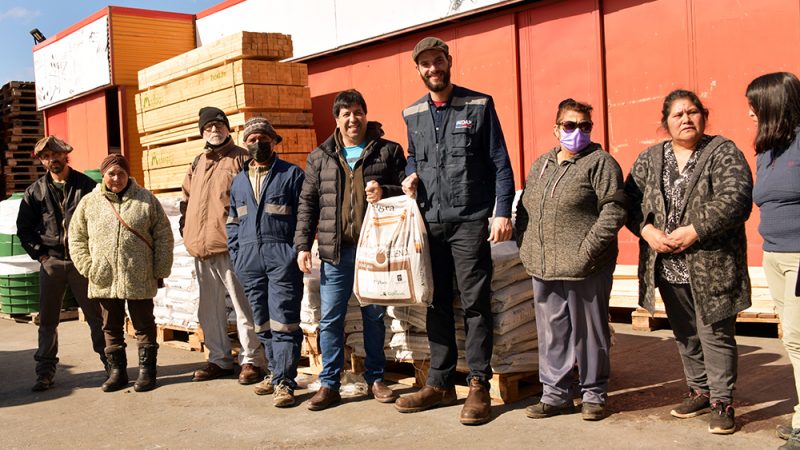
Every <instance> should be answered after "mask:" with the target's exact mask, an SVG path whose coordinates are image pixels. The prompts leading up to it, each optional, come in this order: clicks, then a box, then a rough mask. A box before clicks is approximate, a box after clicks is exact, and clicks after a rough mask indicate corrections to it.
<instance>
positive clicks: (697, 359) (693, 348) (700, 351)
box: [658, 281, 738, 403]
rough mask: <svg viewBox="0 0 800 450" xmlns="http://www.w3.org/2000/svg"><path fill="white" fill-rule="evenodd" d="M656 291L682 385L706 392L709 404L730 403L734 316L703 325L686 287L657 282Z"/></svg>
mask: <svg viewBox="0 0 800 450" xmlns="http://www.w3.org/2000/svg"><path fill="white" fill-rule="evenodd" d="M658 290H659V291H660V292H661V297H662V299H663V300H664V307H665V309H666V310H667V318H668V319H669V324H670V326H671V327H672V333H673V334H674V335H675V343H676V344H677V345H678V353H680V355H681V361H682V362H683V371H684V374H685V375H686V383H687V384H688V385H689V387H690V388H692V389H693V390H696V391H701V392H709V393H710V395H711V400H712V401H716V400H720V401H723V402H725V403H730V402H732V401H733V388H734V385H735V384H736V377H737V375H738V367H737V363H738V348H737V346H736V315H733V316H731V317H728V318H727V319H722V320H720V321H718V322H715V323H709V324H705V323H703V319H702V318H700V314H699V312H698V309H697V301H698V300H697V299H696V298H694V297H693V296H692V289H691V287H690V286H689V285H688V284H670V283H667V282H664V281H659V283H658Z"/></svg>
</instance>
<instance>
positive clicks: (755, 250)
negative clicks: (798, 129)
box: [602, 0, 800, 266]
mask: <svg viewBox="0 0 800 450" xmlns="http://www.w3.org/2000/svg"><path fill="white" fill-rule="evenodd" d="M602 5H603V17H604V28H605V35H604V38H605V49H606V60H605V61H606V85H607V93H608V124H609V141H610V145H611V152H612V154H613V155H614V157H616V158H617V161H619V163H620V165H621V166H622V169H623V170H624V171H625V172H626V173H627V172H628V170H629V169H630V167H631V165H632V164H633V161H634V160H635V159H636V156H638V154H639V153H640V152H641V151H642V150H644V149H645V148H646V147H647V146H649V145H652V144H653V143H656V142H658V141H661V140H663V139H666V137H667V135H666V133H665V132H663V131H661V130H660V125H659V122H660V119H661V106H662V102H663V99H664V96H665V95H666V94H668V93H669V91H671V90H673V89H677V88H684V89H690V90H693V91H695V92H696V93H697V94H698V95H699V96H700V97H701V100H702V101H703V103H704V104H705V106H706V108H708V109H709V121H708V127H707V133H709V134H721V135H723V136H725V137H727V138H729V139H732V140H733V141H734V142H736V144H737V145H738V146H739V148H740V149H742V151H743V152H744V153H745V155H747V159H748V161H749V162H750V165H751V168H752V169H753V171H754V172H755V156H754V151H753V144H752V142H753V137H754V136H755V129H754V126H753V122H752V121H750V119H748V117H747V111H748V108H747V101H746V99H745V97H744V91H745V88H746V87H747V84H748V83H749V82H750V80H752V79H753V78H755V77H757V76H759V75H761V74H764V73H767V72H774V71H778V70H787V71H792V72H795V73H800V27H798V26H797V23H798V19H800V4H798V2H797V1H790V0H766V1H758V2H730V1H726V0H702V1H701V0H686V1H675V0H656V1H648V2H642V1H634V0H605V1H603V2H602ZM758 217H759V216H758V208H755V207H754V210H753V214H752V216H751V218H750V220H749V221H748V223H747V237H748V251H749V263H750V265H753V266H759V265H761V254H762V252H761V243H762V241H761V236H760V235H759V234H758V220H759V218H758ZM620 243H621V244H620V245H621V252H620V261H619V262H620V263H621V264H635V262H636V256H637V250H636V242H635V239H634V237H633V236H632V235H630V234H629V233H628V232H627V231H624V232H623V233H622V234H621V235H620Z"/></svg>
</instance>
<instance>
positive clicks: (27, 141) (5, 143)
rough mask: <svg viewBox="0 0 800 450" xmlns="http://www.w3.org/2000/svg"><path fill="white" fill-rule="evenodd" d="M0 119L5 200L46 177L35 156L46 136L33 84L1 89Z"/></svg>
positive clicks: (20, 83)
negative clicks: (37, 109)
mask: <svg viewBox="0 0 800 450" xmlns="http://www.w3.org/2000/svg"><path fill="white" fill-rule="evenodd" d="M0 117H2V121H1V122H0V130H2V134H0V136H2V139H1V140H0V149H2V152H3V158H2V165H3V175H4V176H3V181H4V182H3V184H4V186H3V187H2V191H3V193H4V194H5V196H4V198H5V197H7V196H9V195H11V194H13V193H15V192H22V191H24V190H25V188H27V187H28V186H29V185H30V184H31V183H33V182H34V181H36V179H37V178H39V177H40V176H42V175H43V174H44V167H43V166H42V165H41V164H40V163H39V160H38V159H36V158H35V157H34V156H33V148H34V146H35V145H36V141H38V140H39V139H40V138H41V137H42V136H43V135H44V122H43V120H42V113H40V112H38V111H36V88H35V85H34V83H32V82H23V81H11V82H9V83H7V84H6V85H4V86H3V87H2V88H0Z"/></svg>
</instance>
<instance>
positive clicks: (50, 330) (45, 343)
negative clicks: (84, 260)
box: [33, 256, 105, 376]
mask: <svg viewBox="0 0 800 450" xmlns="http://www.w3.org/2000/svg"><path fill="white" fill-rule="evenodd" d="M68 285H69V288H70V290H72V294H73V295H75V300H76V301H77V302H78V306H80V308H81V309H82V310H83V315H84V317H86V322H87V323H88V324H89V330H90V331H91V336H92V348H93V349H94V351H95V352H97V353H98V354H99V355H100V357H101V358H105V355H104V352H103V349H104V347H105V339H104V338H103V317H102V314H101V311H100V303H99V302H97V301H94V300H89V299H88V298H87V297H86V294H87V291H88V289H89V281H88V280H87V279H86V278H84V277H83V275H81V274H80V273H79V272H78V270H77V269H76V268H75V265H74V264H73V263H72V261H65V260H63V259H58V258H54V257H52V256H51V257H50V258H48V259H47V260H45V262H44V263H43V264H42V267H41V269H40V270H39V348H38V349H37V350H36V354H35V355H34V356H33V358H34V359H35V360H36V375H37V376H46V375H50V376H52V375H54V374H55V371H56V364H57V363H58V331H57V329H58V323H59V321H60V317H61V307H62V305H61V304H62V302H63V300H64V290H65V289H66V288H67V286H68Z"/></svg>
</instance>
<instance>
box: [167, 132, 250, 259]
mask: <svg viewBox="0 0 800 450" xmlns="http://www.w3.org/2000/svg"><path fill="white" fill-rule="evenodd" d="M248 158H249V156H248V153H247V150H245V149H243V148H241V147H239V146H237V145H236V144H234V143H233V139H230V140H229V141H228V143H226V144H225V145H223V146H222V147H221V148H219V149H217V150H214V151H211V152H207V153H203V154H201V155H200V156H199V157H198V158H197V159H196V160H195V163H192V167H190V168H189V171H188V172H187V173H186V178H184V180H183V185H182V186H181V189H182V190H183V200H182V201H181V222H180V230H181V235H182V236H183V242H184V244H185V245H186V250H187V251H188V252H189V254H190V255H192V256H194V257H195V258H200V259H205V258H208V257H211V256H214V255H219V254H222V253H227V252H228V237H227V234H226V233H225V221H226V220H227V219H228V209H229V208H230V193H231V182H232V181H233V177H234V176H236V174H238V173H239V172H240V171H241V170H242V166H243V165H244V162H245V161H246V160H247V159H248Z"/></svg>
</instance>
